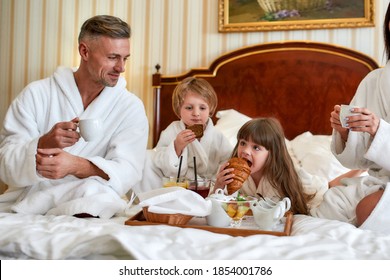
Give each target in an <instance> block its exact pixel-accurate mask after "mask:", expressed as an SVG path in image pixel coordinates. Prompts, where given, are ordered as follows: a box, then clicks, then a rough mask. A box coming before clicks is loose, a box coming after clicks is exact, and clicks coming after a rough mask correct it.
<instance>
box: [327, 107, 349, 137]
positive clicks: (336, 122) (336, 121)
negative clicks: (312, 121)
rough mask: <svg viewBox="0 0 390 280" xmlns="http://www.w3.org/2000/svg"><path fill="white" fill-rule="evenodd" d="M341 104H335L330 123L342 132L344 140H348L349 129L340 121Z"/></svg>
mask: <svg viewBox="0 0 390 280" xmlns="http://www.w3.org/2000/svg"><path fill="white" fill-rule="evenodd" d="M340 108H341V106H340V105H335V106H334V109H333V111H332V112H331V113H330V125H331V127H332V128H333V129H334V130H336V131H337V132H338V133H340V135H341V138H342V139H343V140H344V142H347V140H348V133H349V129H348V128H344V127H342V126H341V122H340Z"/></svg>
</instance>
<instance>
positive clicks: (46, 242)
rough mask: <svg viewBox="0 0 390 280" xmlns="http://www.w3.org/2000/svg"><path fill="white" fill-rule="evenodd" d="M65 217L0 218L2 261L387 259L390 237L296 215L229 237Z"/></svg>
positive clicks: (0, 256)
mask: <svg viewBox="0 0 390 280" xmlns="http://www.w3.org/2000/svg"><path fill="white" fill-rule="evenodd" d="M125 220H126V218H125V217H121V218H115V219H111V220H101V219H93V218H92V219H78V218H73V217H69V216H39V215H22V214H0V236H1V238H0V258H1V259H139V260H150V259H154V260H156V259H161V260H168V259H170V260H189V259H196V260H201V259H214V260H216V259H218V260H223V259H269V260H291V259H295V260H296V259H300V260H308V259H310V260H318V259H322V260H324V259H348V260H355V259H361V260H372V259H376V260H378V259H390V236H386V235H381V234H378V233H374V232H370V231H364V230H360V229H357V228H355V227H354V226H352V225H350V224H347V223H342V222H338V221H329V220H324V219H319V218H313V217H309V216H304V215H298V216H295V219H294V223H293V227H292V233H291V236H286V237H278V236H272V235H252V236H248V237H232V236H229V235H224V234H216V233H211V232H208V231H203V230H197V229H191V228H186V229H182V228H178V227H171V226H127V225H124V224H123V222H124V221H125Z"/></svg>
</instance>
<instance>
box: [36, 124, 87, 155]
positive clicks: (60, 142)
mask: <svg viewBox="0 0 390 280" xmlns="http://www.w3.org/2000/svg"><path fill="white" fill-rule="evenodd" d="M78 122H79V118H74V119H73V120H71V121H70V122H59V123H56V124H55V125H54V126H53V128H52V129H51V130H50V131H49V132H48V133H46V134H45V135H43V136H41V138H40V139H39V141H38V148H41V149H48V148H60V149H63V148H66V147H70V146H73V145H74V144H75V143H76V142H77V141H79V139H80V134H79V133H78V132H77V131H76V130H77V125H78Z"/></svg>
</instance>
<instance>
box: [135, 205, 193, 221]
mask: <svg viewBox="0 0 390 280" xmlns="http://www.w3.org/2000/svg"><path fill="white" fill-rule="evenodd" d="M142 211H143V214H144V217H145V219H146V221H148V222H151V223H160V224H168V225H185V224H187V223H188V222H189V221H190V220H191V218H192V217H193V216H190V215H184V214H160V213H153V212H149V211H148V207H143V208H142Z"/></svg>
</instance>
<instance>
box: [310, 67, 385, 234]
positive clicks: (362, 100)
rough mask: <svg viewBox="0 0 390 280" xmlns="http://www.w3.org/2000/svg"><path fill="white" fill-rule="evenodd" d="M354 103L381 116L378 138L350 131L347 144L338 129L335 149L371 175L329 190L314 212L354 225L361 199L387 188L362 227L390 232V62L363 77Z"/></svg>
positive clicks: (346, 161) (348, 163) (347, 161)
mask: <svg viewBox="0 0 390 280" xmlns="http://www.w3.org/2000/svg"><path fill="white" fill-rule="evenodd" d="M351 105H355V106H358V107H365V108H368V109H369V110H370V111H372V112H373V113H374V114H375V115H376V116H378V117H379V118H380V124H379V128H378V131H377V133H376V135H375V137H374V138H372V137H371V136H370V135H369V134H368V133H362V132H352V131H350V132H349V136H348V141H347V142H346V143H344V142H343V140H342V139H341V137H340V134H339V133H338V132H336V131H334V132H333V137H332V144H331V148H332V152H333V153H334V155H335V156H336V157H337V159H338V160H339V161H340V162H341V163H342V164H343V165H344V166H345V167H348V168H351V169H369V171H368V174H369V176H364V177H357V178H350V179H344V180H343V181H342V182H343V183H344V184H345V185H344V186H339V187H334V188H331V189H329V191H327V192H326V193H325V196H324V201H323V203H322V204H321V205H320V207H318V208H317V209H314V210H313V211H312V214H313V215H314V216H318V217H321V218H329V219H337V220H341V221H346V222H350V223H353V224H354V223H355V222H356V214H355V208H356V205H357V204H358V202H359V201H360V200H361V199H362V198H363V197H365V196H367V195H369V194H371V193H373V192H375V191H377V190H378V189H380V188H385V192H384V194H383V196H382V198H381V200H380V201H379V203H378V204H377V206H376V208H375V209H374V211H373V212H372V213H371V215H370V216H369V217H368V219H367V220H366V222H365V223H363V225H362V226H361V228H364V229H371V230H375V231H381V232H385V233H390V190H389V188H386V186H387V185H388V184H389V177H390V124H389V122H390V62H388V63H387V65H386V66H385V67H384V68H380V69H376V70H374V71H372V72H371V73H369V74H368V75H367V76H366V77H365V78H364V79H363V81H362V82H361V84H360V85H359V87H358V89H357V92H356V95H355V97H354V98H353V99H352V101H351Z"/></svg>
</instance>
